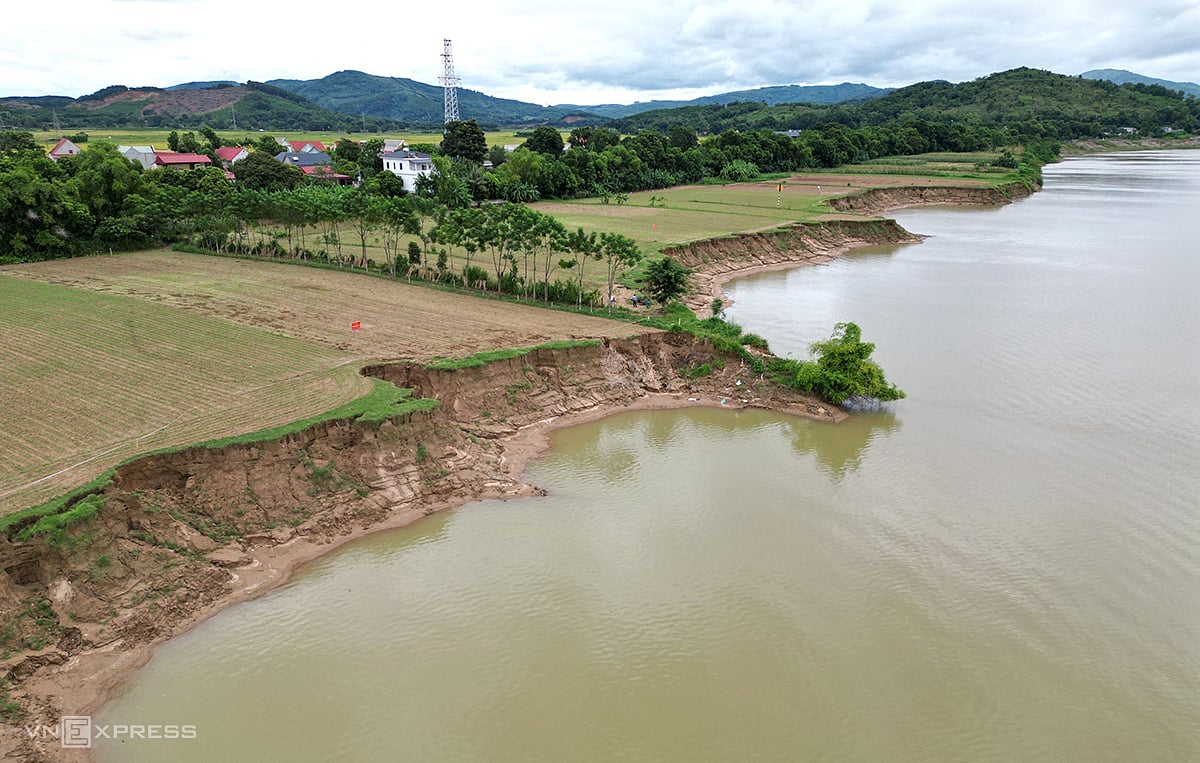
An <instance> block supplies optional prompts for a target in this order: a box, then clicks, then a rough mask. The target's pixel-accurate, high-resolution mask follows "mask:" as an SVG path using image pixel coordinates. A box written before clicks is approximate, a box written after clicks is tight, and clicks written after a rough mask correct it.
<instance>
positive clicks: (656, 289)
mask: <svg viewBox="0 0 1200 763" xmlns="http://www.w3.org/2000/svg"><path fill="white" fill-rule="evenodd" d="M691 272H692V271H691V270H689V269H688V268H686V267H684V266H683V265H681V264H680V263H679V261H678V260H676V259H674V258H672V257H669V256H667V255H665V254H664V255H663V256H662V257H660V258H659V259H657V260H651V261H650V263H649V264H648V265H646V277H645V281H646V289H647V291H649V292H650V296H652V297H654V299H655V301H657V302H658V303H659V304H666V303H667V302H670V301H671V300H673V299H677V298H679V297H681V296H683V295H684V294H686V293H687V290H688V276H689V275H690V274H691ZM717 301H719V300H717ZM714 309H716V308H714Z"/></svg>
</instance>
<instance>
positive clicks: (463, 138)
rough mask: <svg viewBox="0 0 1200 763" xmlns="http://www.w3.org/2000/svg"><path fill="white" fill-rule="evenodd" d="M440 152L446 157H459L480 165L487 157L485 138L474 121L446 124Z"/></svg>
mask: <svg viewBox="0 0 1200 763" xmlns="http://www.w3.org/2000/svg"><path fill="white" fill-rule="evenodd" d="M442 151H444V152H445V153H446V156H461V157H463V158H464V159H469V160H471V161H472V162H476V163H482V162H483V160H484V158H485V157H486V156H487V137H486V136H484V134H483V129H482V128H480V126H479V124H478V123H477V122H476V121H475V120H474V119H468V120H466V121H463V122H448V123H447V124H446V133H445V135H443V136H442Z"/></svg>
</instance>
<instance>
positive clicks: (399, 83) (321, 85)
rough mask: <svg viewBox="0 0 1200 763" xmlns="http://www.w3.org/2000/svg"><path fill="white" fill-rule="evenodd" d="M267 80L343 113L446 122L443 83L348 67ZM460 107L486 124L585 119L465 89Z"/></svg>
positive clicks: (466, 116) (567, 111)
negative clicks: (305, 76)
mask: <svg viewBox="0 0 1200 763" xmlns="http://www.w3.org/2000/svg"><path fill="white" fill-rule="evenodd" d="M267 84H269V85H272V86H274V87H278V88H282V89H284V90H287V91H289V92H292V93H295V94H297V95H300V96H303V97H304V98H307V99H308V100H310V101H312V102H313V103H316V104H317V105H319V106H323V107H325V108H327V109H332V110H334V111H340V112H342V113H344V114H354V115H366V116H368V117H370V116H375V117H382V118H384V119H396V120H403V121H406V122H424V123H428V124H433V125H440V124H442V120H443V117H444V116H445V101H444V100H443V98H444V96H443V91H442V88H441V87H440V86H435V85H426V84H425V83H423V82H417V81H416V80H411V79H406V78H404V77H380V76H377V75H374V74H366V73H364V72H359V71H352V70H346V71H340V72H335V73H334V74H330V75H329V76H327V77H322V78H321V79H312V80H295V79H276V80H271V81H270V82H268V83H267ZM458 111H459V116H460V117H462V118H463V119H474V120H476V121H477V122H479V123H481V124H488V125H521V124H567V123H571V122H580V121H584V120H583V119H580V118H579V116H580V115H579V114H578V113H575V112H573V110H571V109H568V108H558V107H549V108H547V107H545V106H538V105H537V104H533V103H524V102H522V101H514V100H510V99H507V98H493V97H492V96H490V95H484V94H483V93H480V92H478V91H476V90H467V89H465V88H459V90H458ZM572 117H576V118H574V119H573V118H572ZM592 121H595V120H592Z"/></svg>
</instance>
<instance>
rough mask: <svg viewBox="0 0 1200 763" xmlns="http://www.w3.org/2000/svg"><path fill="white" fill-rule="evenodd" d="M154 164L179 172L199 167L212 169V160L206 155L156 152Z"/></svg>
mask: <svg viewBox="0 0 1200 763" xmlns="http://www.w3.org/2000/svg"><path fill="white" fill-rule="evenodd" d="M154 164H155V166H157V167H169V168H174V169H177V170H194V169H196V168H197V167H211V166H212V159H209V158H208V157H207V156H205V155H204V154H181V153H177V152H175V151H155V152H154Z"/></svg>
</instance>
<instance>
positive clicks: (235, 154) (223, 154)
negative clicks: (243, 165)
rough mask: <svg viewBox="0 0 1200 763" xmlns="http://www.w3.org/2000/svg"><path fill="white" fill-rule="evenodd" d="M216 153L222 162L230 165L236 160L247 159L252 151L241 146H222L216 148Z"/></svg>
mask: <svg viewBox="0 0 1200 763" xmlns="http://www.w3.org/2000/svg"><path fill="white" fill-rule="evenodd" d="M216 154H217V158H218V159H220V160H221V163H222V164H224V165H225V166H226V167H228V166H230V165H232V164H233V163H234V162H240V161H241V160H243V159H245V158H246V157H247V156H249V155H250V152H249V151H247V150H246V149H244V148H242V147H241V146H221V147H220V148H218V149H217V150H216Z"/></svg>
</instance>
